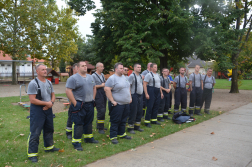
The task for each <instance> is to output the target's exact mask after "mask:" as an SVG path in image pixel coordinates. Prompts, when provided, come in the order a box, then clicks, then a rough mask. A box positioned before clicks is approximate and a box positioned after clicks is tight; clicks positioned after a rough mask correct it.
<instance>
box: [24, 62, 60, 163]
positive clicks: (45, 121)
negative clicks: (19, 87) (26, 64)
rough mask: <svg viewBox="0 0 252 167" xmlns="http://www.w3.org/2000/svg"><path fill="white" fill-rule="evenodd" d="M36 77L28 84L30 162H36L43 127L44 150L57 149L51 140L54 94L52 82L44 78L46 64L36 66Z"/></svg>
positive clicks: (51, 150) (28, 151)
mask: <svg viewBox="0 0 252 167" xmlns="http://www.w3.org/2000/svg"><path fill="white" fill-rule="evenodd" d="M36 72H37V75H38V77H37V78H35V79H34V80H32V81H31V82H30V83H29V85H28V92H27V94H28V95H29V99H30V102H31V106H30V135H29V137H28V141H27V144H28V148H27V154H28V158H29V160H30V161H32V162H38V158H37V156H38V145H39V136H40V133H41V130H42V129H43V138H44V149H45V152H54V151H59V149H58V148H55V147H54V142H53V132H54V127H53V113H52V106H53V104H54V101H55V94H54V90H53V87H52V83H51V82H50V81H48V80H47V79H46V76H47V71H46V66H44V65H38V66H37V67H36Z"/></svg>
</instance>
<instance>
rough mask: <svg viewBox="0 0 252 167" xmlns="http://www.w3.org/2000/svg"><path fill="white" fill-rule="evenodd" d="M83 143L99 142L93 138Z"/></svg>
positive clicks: (86, 139)
mask: <svg viewBox="0 0 252 167" xmlns="http://www.w3.org/2000/svg"><path fill="white" fill-rule="evenodd" d="M84 141H85V143H94V144H96V143H99V141H98V140H95V139H94V138H93V137H92V138H85V139H84Z"/></svg>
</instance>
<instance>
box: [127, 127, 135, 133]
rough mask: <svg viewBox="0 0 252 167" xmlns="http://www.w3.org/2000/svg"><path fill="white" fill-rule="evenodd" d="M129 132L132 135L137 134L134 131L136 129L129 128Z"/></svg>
mask: <svg viewBox="0 0 252 167" xmlns="http://www.w3.org/2000/svg"><path fill="white" fill-rule="evenodd" d="M128 132H129V133H131V134H136V133H135V131H134V128H128Z"/></svg>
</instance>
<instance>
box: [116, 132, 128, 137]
mask: <svg viewBox="0 0 252 167" xmlns="http://www.w3.org/2000/svg"><path fill="white" fill-rule="evenodd" d="M126 135H127V134H126V132H125V133H124V134H123V135H117V137H124V136H126Z"/></svg>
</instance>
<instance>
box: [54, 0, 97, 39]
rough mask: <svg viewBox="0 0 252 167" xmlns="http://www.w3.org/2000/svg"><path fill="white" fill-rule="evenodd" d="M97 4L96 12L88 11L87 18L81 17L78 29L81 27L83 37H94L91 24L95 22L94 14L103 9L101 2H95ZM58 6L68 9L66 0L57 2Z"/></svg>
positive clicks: (95, 0)
mask: <svg viewBox="0 0 252 167" xmlns="http://www.w3.org/2000/svg"><path fill="white" fill-rule="evenodd" d="M93 1H94V2H95V6H96V8H95V9H94V10H91V11H88V12H87V14H86V15H85V16H80V17H78V18H79V21H78V23H77V24H78V27H79V32H80V33H81V34H82V36H83V37H86V35H87V34H88V35H92V31H91V28H90V27H91V23H92V22H94V21H95V18H94V16H93V15H92V13H95V10H96V9H101V3H100V0H93ZM57 4H58V6H59V8H61V7H62V6H63V7H66V3H65V1H64V0H57Z"/></svg>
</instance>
